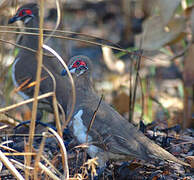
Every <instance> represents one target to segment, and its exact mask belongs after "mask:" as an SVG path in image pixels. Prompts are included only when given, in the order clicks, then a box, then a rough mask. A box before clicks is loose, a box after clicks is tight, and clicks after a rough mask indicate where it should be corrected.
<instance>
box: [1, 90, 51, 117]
mask: <svg viewBox="0 0 194 180" xmlns="http://www.w3.org/2000/svg"><path fill="white" fill-rule="evenodd" d="M49 96H53V92H49V93H45V94H43V95H40V96H38V97H37V99H38V100H40V99H44V98H46V97H49ZM33 101H34V98H31V99H28V100H25V101H22V102H20V103H17V104H13V105H11V106H7V107H4V108H1V109H0V113H4V112H6V111H10V110H12V109H15V108H17V107H20V106H23V105H24V104H28V103H31V102H33Z"/></svg>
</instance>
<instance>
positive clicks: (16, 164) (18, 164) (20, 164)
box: [10, 159, 34, 171]
mask: <svg viewBox="0 0 194 180" xmlns="http://www.w3.org/2000/svg"><path fill="white" fill-rule="evenodd" d="M10 161H11V162H12V163H13V164H14V165H15V166H16V167H17V168H19V169H21V170H23V171H24V170H25V169H29V170H33V169H34V168H33V167H28V166H25V165H24V164H22V163H20V162H18V161H16V160H15V159H10Z"/></svg>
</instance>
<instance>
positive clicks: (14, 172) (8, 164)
mask: <svg viewBox="0 0 194 180" xmlns="http://www.w3.org/2000/svg"><path fill="white" fill-rule="evenodd" d="M0 160H1V161H2V162H3V164H4V165H5V166H6V167H7V169H9V170H10V172H11V174H12V175H13V176H14V177H15V178H16V179H18V180H24V178H23V177H22V176H21V174H20V173H19V172H18V171H17V169H16V168H15V167H14V165H13V164H12V163H11V162H10V161H9V159H8V158H7V157H6V156H5V155H4V154H3V152H2V151H0Z"/></svg>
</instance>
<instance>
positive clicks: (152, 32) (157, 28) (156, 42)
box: [135, 16, 186, 51]
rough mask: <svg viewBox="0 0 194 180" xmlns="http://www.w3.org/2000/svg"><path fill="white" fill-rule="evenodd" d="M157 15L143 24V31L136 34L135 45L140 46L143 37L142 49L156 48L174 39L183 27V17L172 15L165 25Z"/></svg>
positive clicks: (150, 49)
mask: <svg viewBox="0 0 194 180" xmlns="http://www.w3.org/2000/svg"><path fill="white" fill-rule="evenodd" d="M160 21H161V18H160V17H159V16H153V17H151V18H149V19H147V21H145V22H144V24H143V29H144V31H143V33H142V34H141V35H137V36H136V42H135V43H136V47H139V46H140V43H141V39H142V38H143V45H142V48H143V49H144V50H149V51H152V50H157V49H159V48H161V47H162V46H164V45H166V44H168V43H169V42H171V41H173V40H174V39H176V38H177V37H178V36H179V35H180V33H182V32H183V31H184V29H185V25H186V24H185V18H183V17H173V18H172V19H171V21H170V22H169V23H168V25H167V26H166V27H165V26H163V24H162V23H161V22H160Z"/></svg>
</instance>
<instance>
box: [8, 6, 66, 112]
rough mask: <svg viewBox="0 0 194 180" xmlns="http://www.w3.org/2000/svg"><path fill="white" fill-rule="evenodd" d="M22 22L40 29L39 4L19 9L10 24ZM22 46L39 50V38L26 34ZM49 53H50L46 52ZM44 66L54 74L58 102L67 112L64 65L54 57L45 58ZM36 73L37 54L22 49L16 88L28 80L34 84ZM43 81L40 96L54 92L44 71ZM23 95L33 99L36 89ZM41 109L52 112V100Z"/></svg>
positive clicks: (16, 64) (15, 69)
mask: <svg viewBox="0 0 194 180" xmlns="http://www.w3.org/2000/svg"><path fill="white" fill-rule="evenodd" d="M18 20H21V21H23V22H24V25H25V27H27V28H38V27H39V9H38V6H37V4H35V3H30V4H26V5H24V6H22V7H20V8H19V9H18V11H17V12H16V15H15V16H14V17H12V18H11V19H10V20H9V23H14V22H15V21H18ZM26 31H27V32H30V33H38V30H35V29H27V30H26ZM21 45H22V46H25V47H28V48H31V49H34V50H37V49H38V36H36V35H29V34H26V35H25V34H24V35H23V36H22V40H21ZM44 53H47V54H48V52H45V51H44ZM43 65H44V66H45V67H46V68H47V69H48V70H49V71H50V72H51V73H52V74H53V76H54V78H55V80H56V96H57V100H58V102H59V103H60V104H61V105H62V106H63V109H64V110H66V101H67V93H64V89H66V88H67V86H68V85H67V83H68V82H67V81H65V79H64V78H63V77H61V75H60V72H61V70H62V68H63V67H62V65H61V64H60V63H59V61H58V60H57V59H56V58H55V57H52V56H46V55H44V56H43ZM36 71H37V53H34V52H31V51H28V50H26V49H22V48H21V49H20V50H19V53H18V55H17V57H16V60H15V62H14V64H13V70H12V73H13V75H12V76H13V81H14V84H15V86H19V85H21V84H22V83H23V82H25V81H26V80H30V81H29V82H28V84H29V83H30V82H33V81H35V80H36ZM41 77H42V79H43V80H42V81H41V84H40V94H44V93H47V92H51V91H53V80H52V78H51V77H50V76H49V74H48V73H47V72H46V71H45V69H44V68H43V69H42V74H41ZM20 94H21V95H23V96H25V97H24V98H27V97H33V94H34V87H30V88H26V89H24V90H22V92H20ZM39 107H40V108H43V109H46V110H47V111H51V112H52V99H51V97H50V98H47V99H44V100H40V101H39Z"/></svg>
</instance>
